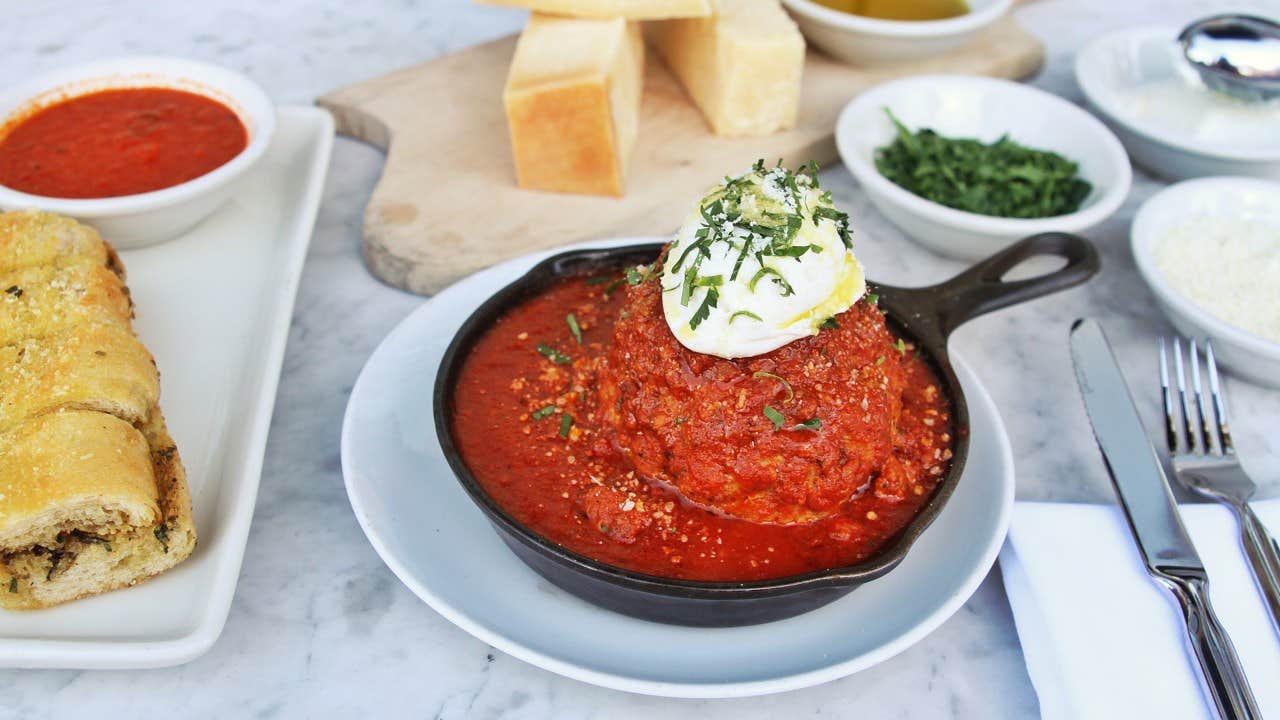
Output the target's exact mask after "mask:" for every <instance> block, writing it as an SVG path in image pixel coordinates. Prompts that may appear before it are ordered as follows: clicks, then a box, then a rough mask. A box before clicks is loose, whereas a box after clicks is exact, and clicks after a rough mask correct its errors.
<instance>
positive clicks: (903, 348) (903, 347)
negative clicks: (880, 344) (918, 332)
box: [893, 338, 907, 357]
mask: <svg viewBox="0 0 1280 720" xmlns="http://www.w3.org/2000/svg"><path fill="white" fill-rule="evenodd" d="M893 349H894V350H897V351H898V354H900V355H902V357H906V356H907V344H906V343H905V342H903V341H902V338H898V342H896V343H894V344H893Z"/></svg>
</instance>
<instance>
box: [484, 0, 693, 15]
mask: <svg viewBox="0 0 1280 720" xmlns="http://www.w3.org/2000/svg"><path fill="white" fill-rule="evenodd" d="M480 2H482V3H487V4H489V5H505V6H507V7H518V8H524V9H526V10H533V11H534V12H540V13H550V14H552V15H567V16H569V17H581V18H595V19H607V18H625V19H627V20H663V19H666V18H678V17H706V16H707V15H710V14H711V0H480Z"/></svg>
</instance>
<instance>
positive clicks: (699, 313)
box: [689, 288, 720, 330]
mask: <svg viewBox="0 0 1280 720" xmlns="http://www.w3.org/2000/svg"><path fill="white" fill-rule="evenodd" d="M718 302H720V291H719V290H716V289H715V288H709V289H708V290H707V294H706V295H704V296H703V297H702V304H701V305H699V306H698V309H697V310H694V311H693V317H691V318H689V329H690V330H697V329H698V326H699V325H701V324H702V321H703V320H706V319H707V318H708V317H710V315H711V308H713V307H715V306H716V303H718Z"/></svg>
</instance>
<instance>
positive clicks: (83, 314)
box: [0, 211, 196, 610]
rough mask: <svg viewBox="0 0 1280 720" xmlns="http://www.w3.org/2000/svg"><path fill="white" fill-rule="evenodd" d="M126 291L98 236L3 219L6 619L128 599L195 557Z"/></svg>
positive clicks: (1, 532) (44, 220) (0, 379)
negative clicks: (74, 603)
mask: <svg viewBox="0 0 1280 720" xmlns="http://www.w3.org/2000/svg"><path fill="white" fill-rule="evenodd" d="M123 277H124V268H123V266H122V265H121V264H120V261H119V258H118V257H117V256H116V254H115V252H114V251H113V250H112V249H111V247H110V246H109V245H108V244H107V243H105V242H103V241H102V239H101V238H99V237H98V235H97V233H96V232H94V231H93V229H92V228H89V227H87V226H84V225H80V224H79V223H76V222H75V221H72V220H69V219H66V218H61V217H58V216H56V215H52V214H49V213H41V212H34V211H24V212H11V213H3V214H0V607H4V608H8V609H24V610H25V609H36V608H43V607H49V606H51V605H56V604H59V603H63V602H66V601H69V600H74V599H77V598H81V597H85V596H87V595H93V594H97V593H101V592H105V591H107V590H113V589H116V588H121V587H127V586H130V585H133V584H136V583H138V582H140V581H142V580H144V579H146V578H149V577H151V576H154V575H156V574H158V573H161V572H164V571H165V570H167V569H169V568H171V567H173V566H174V565H176V564H178V563H179V562H181V561H182V560H184V559H186V558H187V557H188V556H189V555H190V554H191V552H192V550H193V548H194V547H195V542H196V534H195V528H194V524H193V522H192V517H191V499H190V496H189V493H188V489H187V482H186V475H185V471H184V470H183V467H182V462H181V459H180V458H179V456H178V452H177V448H176V447H175V446H174V443H173V440H172V438H170V437H169V434H168V431H167V430H166V428H165V424H164V418H163V416H162V415H161V412H160V408H159V405H158V401H159V396H160V379H159V373H158V371H157V370H156V365H155V361H154V360H153V359H152V357H151V354H150V353H149V352H148V351H147V349H146V347H144V346H143V345H142V343H141V342H139V341H138V339H137V337H135V335H134V333H133V327H132V313H133V307H132V303H131V301H130V299H129V293H128V289H127V288H126V287H125V285H124V282H123Z"/></svg>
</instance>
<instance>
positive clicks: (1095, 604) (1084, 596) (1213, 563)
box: [1000, 501, 1280, 720]
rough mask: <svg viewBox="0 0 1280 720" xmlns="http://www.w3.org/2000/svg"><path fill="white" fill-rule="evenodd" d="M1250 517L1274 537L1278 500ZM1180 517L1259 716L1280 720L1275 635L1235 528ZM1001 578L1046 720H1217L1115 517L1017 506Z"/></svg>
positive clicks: (1174, 614) (1159, 593)
mask: <svg viewBox="0 0 1280 720" xmlns="http://www.w3.org/2000/svg"><path fill="white" fill-rule="evenodd" d="M1253 508H1254V510H1255V511H1256V512H1257V513H1258V516H1259V517H1261V518H1262V521H1263V522H1264V523H1265V524H1266V525H1267V527H1268V528H1269V529H1270V530H1271V531H1272V533H1273V534H1274V533H1275V532H1276V529H1277V528H1280V501H1268V502H1258V503H1254V504H1253ZM1181 511H1182V518H1183V522H1184V523H1185V524H1186V525H1187V530H1188V531H1189V532H1190V533H1191V538H1192V540H1193V541H1194V542H1195V546H1196V550H1197V551H1199V553H1200V557H1201V558H1202V559H1203V560H1204V563H1205V567H1206V569H1207V570H1208V573H1209V588H1210V589H1209V592H1210V597H1211V599H1212V601H1213V605H1214V609H1215V610H1216V611H1217V613H1218V617H1219V618H1220V619H1221V620H1222V624H1223V626H1224V627H1226V629H1227V633H1228V634H1230V636H1231V639H1232V641H1233V642H1234V643H1235V646H1236V651H1237V653H1238V654H1239V655H1240V661H1241V663H1242V664H1243V665H1244V669H1245V673H1246V674H1247V675H1248V676H1249V682H1250V684H1251V685H1252V686H1253V692H1254V695H1255V696H1256V697H1257V698H1258V704H1259V707H1260V709H1261V710H1262V714H1263V715H1264V716H1266V717H1274V718H1280V636H1277V634H1276V632H1275V631H1274V630H1273V629H1272V627H1271V623H1270V621H1269V620H1268V615H1267V611H1266V608H1265V606H1264V605H1263V599H1262V597H1261V596H1260V595H1259V593H1258V590H1257V586H1256V585H1255V584H1254V582H1253V576H1252V574H1251V573H1250V571H1249V565H1248V560H1247V559H1246V558H1245V555H1244V550H1243V548H1242V547H1241V545H1240V539H1239V533H1238V531H1237V526H1236V521H1235V518H1234V516H1232V514H1231V512H1230V511H1229V510H1227V509H1226V508H1224V507H1221V506H1219V505H1216V504H1215V505H1184V506H1182V507H1181ZM1000 567H1001V571H1002V573H1003V575H1004V585H1005V589H1006V590H1007V591H1008V593H1009V603H1010V605H1012V606H1013V617H1014V622H1015V623H1016V624H1017V626H1018V637H1019V639H1020V640H1021V641H1022V650H1023V653H1024V654H1025V656H1026V659H1027V670H1028V671H1029V673H1030V675H1031V682H1032V684H1034V685H1035V688H1036V694H1037V695H1039V696H1040V709H1041V713H1042V716H1043V717H1044V718H1045V720H1059V719H1063V720H1065V719H1068V718H1070V719H1071V720H1075V719H1076V718H1090V719H1091V720H1097V719H1099V718H1124V719H1125V720H1130V719H1132V718H1162V720H1176V719H1180V718H1188V719H1193V720H1201V719H1202V718H1212V717H1214V713H1213V711H1212V706H1211V705H1210V704H1209V701H1208V700H1207V699H1206V698H1205V697H1204V695H1203V693H1202V692H1201V690H1200V684H1199V679H1198V678H1199V672H1200V670H1199V666H1198V665H1197V664H1196V660H1195V656H1194V655H1192V654H1191V649H1190V647H1189V646H1188V645H1187V642H1186V639H1185V638H1186V627H1185V626H1184V624H1183V622H1182V616H1181V615H1180V611H1179V609H1178V604H1177V601H1176V600H1174V598H1173V595H1171V594H1170V593H1169V591H1168V590H1165V589H1164V588H1163V587H1162V586H1160V585H1158V584H1157V583H1156V582H1155V580H1153V579H1152V578H1151V576H1149V575H1148V574H1147V572H1146V569H1145V567H1144V565H1143V564H1142V557H1141V556H1140V555H1139V553H1138V548H1137V546H1136V545H1135V544H1134V541H1133V537H1132V535H1131V534H1130V532H1129V528H1128V526H1127V525H1126V524H1125V520H1124V516H1123V515H1122V514H1121V512H1120V508H1119V507H1118V506H1114V505H1071V504H1065V503H1018V504H1017V505H1015V506H1014V511H1013V523H1012V525H1011V527H1010V529H1009V537H1008V540H1007V541H1006V542H1005V546H1004V549H1003V550H1002V551H1001V553H1000Z"/></svg>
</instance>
